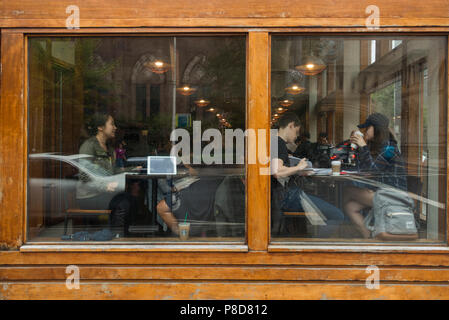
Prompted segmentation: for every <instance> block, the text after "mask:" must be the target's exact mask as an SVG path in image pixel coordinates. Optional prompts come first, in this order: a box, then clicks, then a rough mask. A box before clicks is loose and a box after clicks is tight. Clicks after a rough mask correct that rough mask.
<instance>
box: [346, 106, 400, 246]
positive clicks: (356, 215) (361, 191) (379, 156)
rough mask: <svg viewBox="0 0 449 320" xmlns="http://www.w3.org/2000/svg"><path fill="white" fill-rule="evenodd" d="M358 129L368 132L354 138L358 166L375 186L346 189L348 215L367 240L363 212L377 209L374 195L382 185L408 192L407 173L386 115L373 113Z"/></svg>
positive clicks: (367, 232) (364, 184)
mask: <svg viewBox="0 0 449 320" xmlns="http://www.w3.org/2000/svg"><path fill="white" fill-rule="evenodd" d="M357 127H358V128H360V129H362V130H363V131H365V133H364V135H363V136H361V135H357V134H354V132H352V134H351V137H350V140H351V143H354V144H356V145H357V146H358V148H357V149H356V153H357V157H356V165H357V168H358V170H359V171H360V172H365V173H369V174H370V178H369V179H370V180H371V181H372V183H370V184H368V183H363V184H362V183H355V184H354V186H351V187H347V188H348V189H345V193H344V194H345V199H344V212H345V213H346V215H347V216H348V217H349V218H350V219H351V221H352V222H353V223H354V224H355V226H356V228H357V230H358V231H359V232H360V233H361V234H362V235H363V237H365V238H369V237H370V231H369V230H368V229H367V228H366V227H365V225H364V221H363V220H364V217H363V214H362V210H363V209H366V208H370V207H372V206H373V198H374V193H375V191H376V190H377V189H378V188H379V187H381V186H382V185H388V186H390V187H394V188H398V189H400V190H403V191H407V171H406V169H405V164H404V161H403V159H402V156H401V153H400V151H399V148H398V143H397V141H396V138H395V137H394V135H393V134H392V133H391V131H390V129H389V120H388V118H387V117H386V116H385V115H383V114H381V113H373V114H371V115H370V116H369V117H368V118H367V119H366V121H365V122H364V123H362V124H359V125H358V126H357Z"/></svg>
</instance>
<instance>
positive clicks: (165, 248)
mask: <svg viewBox="0 0 449 320" xmlns="http://www.w3.org/2000/svg"><path fill="white" fill-rule="evenodd" d="M20 252H248V246H247V245H243V244H131V243H128V244H110V243H107V244H106V243H95V244H86V243H71V244H42V243H40V244H26V245H23V246H21V247H20Z"/></svg>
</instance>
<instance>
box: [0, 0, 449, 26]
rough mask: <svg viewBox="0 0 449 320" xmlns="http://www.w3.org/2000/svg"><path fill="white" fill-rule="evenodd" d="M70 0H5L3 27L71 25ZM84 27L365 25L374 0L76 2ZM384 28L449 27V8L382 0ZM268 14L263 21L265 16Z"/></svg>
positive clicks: (439, 1) (432, 0) (435, 1)
mask: <svg viewBox="0 0 449 320" xmlns="http://www.w3.org/2000/svg"><path fill="white" fill-rule="evenodd" d="M73 4H74V3H73V2H72V1H69V0H56V1H52V2H51V5H45V3H42V2H38V1H33V0H17V1H4V3H3V5H2V11H1V12H0V27H2V28H3V27H65V25H66V19H67V18H68V16H69V15H70V14H68V13H66V8H67V7H68V6H69V5H73ZM76 4H77V5H78V6H79V9H80V20H81V23H80V26H81V28H83V27H141V26H176V27H194V26H213V27H215V26H233V27H241V26H254V27H262V26H288V27H296V26H317V25H318V26H323V27H325V26H365V23H366V19H367V17H368V16H369V14H367V13H365V9H366V8H367V7H368V6H369V5H372V4H373V3H372V2H370V1H357V0H348V1H345V2H344V4H343V3H341V4H340V3H335V2H334V1H332V0H319V1H309V2H301V3H298V2H297V1H294V0H280V1H269V0H248V1H238V0H225V1H217V0H215V1H209V0H186V1H166V2H161V1H157V0H148V1H138V2H135V1H134V2H129V1H120V0H112V1H106V0H101V1H98V0H85V1H82V2H79V3H76ZM375 4H376V5H377V6H378V7H379V9H380V24H381V26H448V25H449V19H448V17H449V10H448V4H447V2H446V1H444V0H429V1H427V2H426V5H425V6H423V4H422V2H421V1H418V0H413V1H407V3H406V7H407V9H406V10H404V2H403V1H401V0H393V1H387V0H380V1H377V2H376V3H375ZM262 18H263V19H262Z"/></svg>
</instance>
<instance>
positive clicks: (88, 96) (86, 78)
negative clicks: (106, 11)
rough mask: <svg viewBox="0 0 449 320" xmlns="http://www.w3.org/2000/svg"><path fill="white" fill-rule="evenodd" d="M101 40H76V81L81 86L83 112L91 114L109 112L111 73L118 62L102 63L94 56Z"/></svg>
mask: <svg viewBox="0 0 449 320" xmlns="http://www.w3.org/2000/svg"><path fill="white" fill-rule="evenodd" d="M102 42H103V40H101V39H86V38H83V39H76V40H75V50H76V52H77V55H78V59H77V63H76V69H77V70H78V72H77V75H78V79H75V81H76V80H79V81H81V83H82V84H83V96H84V100H83V105H84V109H85V112H86V113H87V114H91V113H93V112H95V111H97V110H101V111H110V107H111V105H112V104H113V102H114V101H113V94H112V93H113V91H114V89H115V88H114V85H113V81H112V77H111V73H112V71H113V70H114V69H115V68H116V67H117V65H118V61H110V62H104V61H103V60H102V59H101V58H100V56H99V55H97V54H96V52H97V51H98V49H99V48H100V47H101V45H102Z"/></svg>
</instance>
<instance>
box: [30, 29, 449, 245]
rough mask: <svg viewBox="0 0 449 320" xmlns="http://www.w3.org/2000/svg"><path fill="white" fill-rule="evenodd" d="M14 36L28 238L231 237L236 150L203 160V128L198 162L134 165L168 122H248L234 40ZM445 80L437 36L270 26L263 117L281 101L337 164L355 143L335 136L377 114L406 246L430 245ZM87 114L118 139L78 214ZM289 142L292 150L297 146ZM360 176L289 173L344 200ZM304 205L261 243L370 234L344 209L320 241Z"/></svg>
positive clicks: (168, 142) (274, 116)
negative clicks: (399, 172)
mask: <svg viewBox="0 0 449 320" xmlns="http://www.w3.org/2000/svg"><path fill="white" fill-rule="evenodd" d="M28 41H29V42H28V64H29V65H28V70H29V71H28V155H29V156H28V168H29V169H28V192H27V195H28V198H27V199H28V200H27V201H28V205H27V207H28V238H29V240H30V241H36V242H45V241H66V240H67V239H77V238H76V237H77V236H80V235H82V234H81V232H86V231H87V232H90V234H92V233H93V232H96V231H99V230H104V229H107V228H109V227H110V226H111V224H112V226H113V229H114V230H115V231H114V232H115V233H114V237H113V239H111V241H152V242H155V241H156V242H167V241H169V242H170V241H203V242H210V241H213V242H215V241H233V242H236V241H237V242H239V241H240V242H244V241H245V232H246V218H245V216H246V215H245V210H246V194H247V192H248V190H247V189H246V188H245V182H246V179H247V176H246V174H245V173H246V170H245V164H246V162H243V163H239V162H238V161H237V160H236V158H237V157H236V156H235V154H236V153H237V150H236V148H234V149H233V153H234V157H231V158H233V159H234V160H235V161H234V163H231V164H229V163H225V161H224V160H223V161H215V162H214V163H212V164H210V163H209V162H208V161H206V160H205V159H204V158H205V157H207V156H210V155H211V154H207V152H205V151H207V150H210V149H208V148H207V146H208V145H209V146H210V143H211V141H212V139H210V140H208V139H204V136H203V139H202V141H201V142H200V143H201V150H202V156H203V159H202V161H200V163H192V164H185V163H182V164H178V166H177V171H176V174H167V175H160V176H155V175H151V174H149V171H147V169H148V168H147V165H148V162H147V157H167V156H170V154H171V150H172V147H173V145H175V144H176V143H177V142H179V140H178V141H176V140H174V139H173V138H172V137H171V135H172V132H173V131H174V130H176V129H183V130H184V132H187V133H188V135H189V136H190V137H191V138H192V141H191V142H189V143H190V145H192V146H193V144H195V137H194V135H193V127H194V124H195V123H200V124H201V132H202V133H203V132H205V131H206V130H208V129H212V130H215V131H213V132H216V133H217V132H218V133H220V134H221V136H222V137H224V136H225V131H226V130H234V131H235V130H242V131H245V130H246V129H247V118H246V109H247V99H246V92H247V88H246V81H247V80H246V79H247V77H248V75H247V69H246V67H247V66H246V63H247V62H246V61H247V57H246V55H247V51H246V50H247V49H246V38H245V36H241V35H220V36H212V35H207V36H188V35H186V36H182V35H179V36H138V37H134V36H126V37H124V36H107V37H95V36H92V37H73V36H71V37H43V36H37V37H29V38H28ZM446 77H447V47H446V39H445V38H444V37H439V36H388V35H385V36H369V35H364V36H320V35H315V36H301V35H297V36H296V35H295V36H292V35H288V36H286V35H273V36H272V37H271V75H270V88H271V119H270V123H271V128H272V129H277V128H278V121H279V119H280V118H281V117H282V115H283V114H285V113H286V112H290V113H294V114H296V115H297V116H298V117H299V119H300V121H301V129H300V136H303V135H304V134H305V133H308V135H309V141H310V142H311V143H313V144H314V143H317V142H318V141H319V138H320V136H323V135H325V136H326V137H327V142H326V145H328V146H329V147H328V148H327V149H326V150H325V152H324V153H325V155H326V156H327V160H328V162H327V163H326V161H324V163H322V162H319V163H312V165H313V166H314V167H315V168H321V169H328V168H330V161H331V160H332V157H334V158H335V157H340V159H342V170H346V171H348V172H349V171H351V170H353V171H356V170H357V166H356V161H355V157H356V153H355V155H354V158H353V156H352V153H351V149H350V148H349V147H348V144H347V141H348V139H349V137H350V136H351V132H353V131H354V130H356V129H357V125H358V124H360V123H363V122H364V121H365V120H366V118H367V117H368V116H369V115H370V114H372V113H381V114H383V115H384V116H386V117H387V118H388V120H389V129H390V130H391V132H392V133H393V135H394V136H395V138H396V140H397V143H398V148H399V150H400V153H401V156H402V158H403V160H404V163H405V172H406V173H405V175H406V179H407V183H408V188H407V192H408V196H409V197H410V198H411V199H412V201H413V213H414V219H415V222H416V227H417V238H416V240H414V241H416V242H438V241H441V240H442V239H443V238H444V234H443V232H444V230H445V228H446V226H445V220H446V217H445V205H446V200H445V198H446V178H445V172H446V168H447V167H446V166H447V164H446V154H445V150H446V130H444V128H446V119H447V107H446V104H447V99H445V97H446V96H447V93H446V88H445V83H446ZM267 103H268V102H267ZM98 112H103V113H107V114H108V115H110V116H111V117H112V118H113V119H114V122H115V126H116V127H117V130H116V132H115V137H114V138H112V139H110V141H108V144H109V145H110V146H111V147H113V148H114V149H115V150H116V149H117V148H120V147H121V148H122V149H124V150H125V154H126V161H125V165H124V166H123V167H118V166H116V167H115V169H114V172H113V173H111V174H103V175H102V174H101V173H98V172H95V170H93V171H94V172H92V174H91V175H90V176H89V181H88V182H86V183H91V184H92V185H93V184H100V183H106V182H107V181H118V186H117V187H116V189H115V190H113V191H105V192H104V197H105V199H108V203H109V205H108V206H107V207H106V206H105V207H104V208H102V209H101V210H99V209H91V210H82V209H80V208H79V206H78V205H77V192H76V191H77V188H78V187H79V185H80V183H84V182H81V181H80V176H81V174H82V172H83V171H84V170H86V171H88V170H89V168H87V169H86V168H85V166H84V164H85V163H86V162H85V160H84V159H83V158H82V157H80V156H81V154H80V151H79V150H80V147H81V145H82V144H83V143H84V141H86V140H87V139H89V137H90V136H92V133H90V132H89V130H88V129H89V128H88V124H89V123H90V121H91V119H92V118H93V117H94V115H95V114H96V113H98ZM211 132H212V131H211ZM219 139H220V138H219V137H218V136H216V137H215V138H214V140H213V142H214V143H218V142H219V143H218V144H217V145H218V147H217V148H220V147H221V148H222V149H223V159H224V154H225V151H224V143H222V141H217V140H219ZM345 142H346V144H345ZM297 143H300V140H299V139H298V141H297ZM120 144H121V145H120ZM217 145H215V146H217ZM288 147H289V150H290V151H291V154H292V155H294V152H295V150H296V148H297V147H298V145H288ZM217 148H215V150H214V152H217ZM192 149H193V148H192ZM220 151H221V150H220ZM340 151H341V152H340ZM352 151H353V150H352ZM212 155H213V153H212ZM191 156H192V155H191V154H189V157H188V158H189V160H192V158H191ZM113 157H114V159H113V160H114V162H115V160H116V159H115V157H116V155H115V154H114V155H113ZM215 159H216V158H215ZM191 162H193V161H190V162H189V163H191ZM89 174H90V173H89ZM358 179H365V180H366V179H367V180H368V182H369V181H370V177H360V176H358V175H357V174H354V175H353V176H349V177H348V176H344V175H341V176H339V177H333V176H332V175H310V176H302V175H297V176H295V177H294V178H293V179H292V180H294V183H295V184H297V185H298V186H299V187H300V188H301V190H304V191H305V192H306V193H307V194H309V195H313V196H314V197H318V198H320V199H322V200H323V201H326V202H327V203H329V204H332V205H333V206H335V207H337V208H340V209H342V208H343V206H344V204H343V203H342V201H343V200H342V199H343V197H344V194H345V188H346V187H347V186H348V185H351V184H353V183H354V181H356V182H357V181H359V180H358ZM123 194H128V196H127V197H128V198H129V199H131V200H129V201H131V202H128V204H129V203H131V204H132V205H130V206H129V208H128V209H126V210H125V209H124V210H125V211H126V213H125V216H126V217H125V218H123V219H122V220H123V221H122V222H121V223H120V222H119V223H117V224H115V225H114V221H116V220H117V219H118V218H117V216H118V215H119V213H118V211H120V210H116V207H114V206H113V205H112V203H117V201H119V200H117V199H122V198H120V196H121V195H123ZM269 197H270V192H267V198H269ZM128 198H127V199H128ZM114 201H115V202H114ZM164 201H165V203H166V204H167V205H168V207H169V208H170V210H171V212H172V213H173V215H170V217H172V218H174V219H176V220H175V221H176V223H177V222H189V223H190V226H191V228H190V236H189V237H188V239H187V240H186V239H185V238H184V239H180V238H179V235H178V232H179V230H177V229H176V224H175V227H173V225H172V224H171V223H172V222H171V221H169V220H167V218H166V216H164V214H165V213H163V212H162V211H161V210H159V209H160V208H162V206H161V202H164ZM311 211H313V209H304V210H302V211H301V212H287V211H286V212H282V214H283V220H282V221H283V226H284V227H283V232H281V233H277V232H275V231H273V230H272V234H271V236H272V240H273V241H280V242H300V241H320V242H322V241H327V242H329V241H332V242H338V241H340V242H352V241H365V242H370V241H376V240H375V239H362V237H361V235H360V234H359V233H358V232H357V230H356V229H355V228H354V225H353V223H352V222H351V221H350V219H348V218H347V217H345V219H344V220H343V222H342V223H341V225H339V227H338V228H336V229H335V230H334V232H333V233H332V234H330V235H327V236H323V235H322V233H321V232H320V230H321V228H322V223H324V224H326V222H321V223H319V222H317V221H316V219H314V216H316V215H314V214H313V212H311ZM366 213H367V212H366ZM164 217H165V218H164ZM118 220H120V219H118ZM111 221H112V222H111ZM272 224H273V221H272ZM70 235H72V236H74V237H72V238H70ZM79 239H81V238H79ZM85 239H87V238H85ZM80 241H81V240H80Z"/></svg>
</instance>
